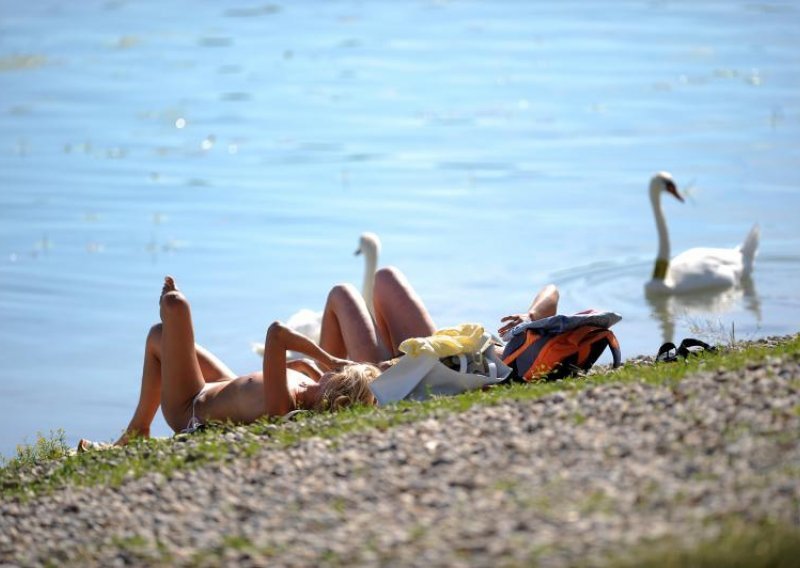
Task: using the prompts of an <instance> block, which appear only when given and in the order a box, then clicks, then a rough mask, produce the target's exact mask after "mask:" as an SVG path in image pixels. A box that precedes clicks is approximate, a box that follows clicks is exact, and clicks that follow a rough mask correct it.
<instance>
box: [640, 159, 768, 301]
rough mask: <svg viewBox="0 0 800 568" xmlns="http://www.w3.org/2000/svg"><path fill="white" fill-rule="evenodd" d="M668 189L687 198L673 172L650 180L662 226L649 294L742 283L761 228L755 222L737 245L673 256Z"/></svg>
mask: <svg viewBox="0 0 800 568" xmlns="http://www.w3.org/2000/svg"><path fill="white" fill-rule="evenodd" d="M664 192H667V193H669V194H671V195H672V196H674V197H675V198H677V199H678V200H679V201H681V202H683V197H681V194H680V193H678V188H677V186H676V185H675V181H674V180H673V179H672V176H671V175H670V174H668V173H666V172H659V173H657V174H656V175H654V176H653V178H652V179H651V180H650V202H651V204H652V206H653V215H654V216H655V219H656V227H657V229H658V256H656V261H655V267H654V269H653V277H652V279H651V280H650V281H649V282H648V283H647V284H646V285H645V290H646V292H647V293H648V294H683V293H690V292H697V291H701V290H713V289H724V288H730V287H731V286H738V285H739V284H740V283H741V281H742V278H746V277H749V276H750V273H751V272H752V271H753V260H754V259H755V255H756V250H757V249H758V239H759V228H758V225H757V224H756V225H753V228H752V229H750V233H748V235H747V237H746V238H745V240H744V243H742V244H741V245H739V246H738V247H735V248H729V249H724V248H693V249H689V250H687V251H686V252H683V253H681V254H679V255H678V256H676V257H675V258H673V259H672V260H670V259H669V255H670V248H669V234H668V232H667V222H666V220H665V219H664V213H663V212H662V211H661V194H662V193H664Z"/></svg>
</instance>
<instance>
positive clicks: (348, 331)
mask: <svg viewBox="0 0 800 568" xmlns="http://www.w3.org/2000/svg"><path fill="white" fill-rule="evenodd" d="M320 347H322V349H324V350H325V351H327V352H328V353H330V354H331V355H333V356H335V357H342V358H348V359H352V360H354V361H360V362H369V363H378V362H380V361H382V360H384V359H385V358H386V356H387V350H386V349H385V348H383V346H382V345H381V343H380V339H379V338H378V333H377V331H376V329H375V324H374V323H373V321H372V317H371V316H370V314H369V311H368V310H367V305H366V303H365V302H364V298H363V297H362V296H361V294H360V293H359V292H358V290H356V289H355V288H354V287H353V286H352V285H350V284H338V285H336V286H334V287H333V288H332V289H331V291H330V293H329V294H328V299H327V301H326V302H325V311H324V312H323V315H322V330H321V333H320Z"/></svg>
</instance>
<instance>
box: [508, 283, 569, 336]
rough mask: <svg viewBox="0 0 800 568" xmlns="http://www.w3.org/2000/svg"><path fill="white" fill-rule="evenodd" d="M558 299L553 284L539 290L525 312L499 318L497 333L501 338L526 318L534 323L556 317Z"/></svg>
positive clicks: (556, 290) (556, 289)
mask: <svg viewBox="0 0 800 568" xmlns="http://www.w3.org/2000/svg"><path fill="white" fill-rule="evenodd" d="M559 297H560V296H559V293H558V288H556V287H555V285H553V284H548V285H547V286H545V287H544V288H542V289H541V290H539V293H538V294H536V297H534V298H533V301H532V302H531V305H530V306H529V307H528V311H527V312H525V313H521V314H511V315H510V316H504V317H502V318H500V322H501V325H500V328H499V329H498V330H497V333H499V334H500V335H501V336H502V335H503V334H505V333H506V332H508V331H511V330H512V329H513V328H514V327H516V326H517V325H519V324H521V323H522V322H523V321H525V319H526V318H527V319H529V320H530V321H534V320H538V319H542V318H547V317H550V316H554V315H556V313H557V312H558V300H559Z"/></svg>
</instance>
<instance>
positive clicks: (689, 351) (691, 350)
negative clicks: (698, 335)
mask: <svg viewBox="0 0 800 568" xmlns="http://www.w3.org/2000/svg"><path fill="white" fill-rule="evenodd" d="M716 350H717V348H716V347H713V346H711V345H709V344H708V343H706V342H705V341H700V340H699V339H695V338H694V337H687V338H686V339H684V340H683V341H681V344H680V346H679V347H678V354H679V355H680V356H681V357H683V358H684V359H685V358H686V357H688V356H689V355H699V354H700V353H704V352H706V351H708V352H712V353H713V352H714V351H716Z"/></svg>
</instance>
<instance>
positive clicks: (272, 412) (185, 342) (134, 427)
mask: <svg viewBox="0 0 800 568" xmlns="http://www.w3.org/2000/svg"><path fill="white" fill-rule="evenodd" d="M373 302H374V309H375V319H374V320H373V319H372V317H371V316H370V313H369V311H368V310H367V306H366V304H365V302H364V299H363V297H362V296H361V294H360V293H358V291H357V290H356V289H355V288H354V287H353V286H351V285H349V284H343V285H337V286H335V287H334V288H333V289H332V290H331V292H330V293H329V295H328V299H327V302H326V306H325V311H324V314H323V320H322V332H321V339H320V345H317V344H315V343H314V342H312V341H311V340H310V339H308V338H307V337H305V336H303V335H301V334H299V333H296V332H294V331H293V330H291V329H289V328H288V327H286V326H285V325H283V324H281V323H280V322H274V323H273V324H272V325H270V327H269V330H268V331H267V336H266V340H265V346H264V362H263V366H262V371H261V372H255V373H251V374H248V375H244V376H240V377H237V376H236V375H235V373H233V371H231V370H230V369H229V368H228V367H227V366H226V365H225V364H224V363H222V361H220V360H219V359H218V358H217V357H215V356H214V355H213V354H212V353H210V352H209V351H207V350H206V349H204V348H202V347H200V346H199V345H196V344H195V342H194V329H193V326H192V318H191V311H190V307H189V302H188V300H187V299H186V297H185V296H184V295H183V294H182V293H181V292H180V291H179V290H178V289H177V287H176V286H175V282H174V280H173V279H172V278H171V277H169V276H167V277H166V278H165V280H164V286H163V288H162V292H161V298H160V315H161V323H159V324H156V325H154V326H153V327H152V328H151V329H150V332H149V334H148V336H147V340H146V342H145V356H144V366H143V371H142V385H141V392H140V396H139V402H138V405H137V407H136V410H135V412H134V414H133V417H132V418H131V420H130V423H129V424H128V427H127V428H126V429H125V432H124V433H123V434H122V436H121V437H120V438H119V439H118V440H117V442H116V445H125V444H127V443H128V441H129V440H130V439H131V438H132V437H137V436H138V437H148V436H149V435H150V426H151V424H152V421H153V418H154V417H155V414H156V411H157V410H158V408H159V405H160V406H161V410H162V413H163V415H164V418H165V420H166V422H167V424H169V426H170V427H171V428H172V429H173V430H174V431H175V432H182V431H192V430H194V429H195V428H196V427H197V426H199V425H201V424H204V423H206V422H208V421H212V420H217V421H232V422H235V423H250V422H253V421H255V420H257V419H259V418H261V417H263V416H282V415H284V414H286V413H288V412H290V411H292V410H298V409H306V410H324V409H329V410H337V409H339V408H343V407H346V406H349V405H352V404H375V398H374V396H373V395H372V392H371V391H370V389H369V384H370V383H371V382H372V381H373V380H374V379H375V378H376V377H377V376H378V375H379V374H380V369H379V367H378V366H376V364H380V366H381V367H385V366H386V365H387V363H386V360H387V359H390V358H392V357H395V356H397V355H399V351H398V346H399V345H400V343H402V342H403V341H404V340H405V339H408V338H411V337H426V336H429V335H431V334H433V332H434V331H435V326H434V324H433V320H432V319H431V317H430V314H429V313H428V311H427V310H426V309H425V306H424V304H423V303H422V300H421V299H420V298H419V296H418V295H417V294H416V292H415V291H414V290H413V288H412V287H411V285H410V284H409V282H408V281H407V280H406V278H405V277H404V276H403V275H402V273H401V272H400V271H399V270H397V269H395V268H383V269H381V270H379V271H378V272H377V273H376V275H375V291H374V299H373ZM557 303H558V291H557V290H556V289H555V287H554V286H548V287H546V288H544V289H543V290H542V291H541V292H540V293H539V295H537V297H536V298H535V299H534V301H533V303H532V304H531V307H530V308H529V311H528V313H527V314H518V315H511V316H506V317H504V318H502V320H501V321H502V322H503V323H504V325H503V326H502V327H501V328H500V330H499V332H500V333H504V332H505V331H507V330H508V329H511V328H512V327H513V326H515V325H516V324H517V323H520V322H521V321H523V319H525V318H530V319H538V318H541V317H547V316H549V315H554V314H555V311H556V307H557ZM287 351H295V352H298V353H301V354H303V355H305V356H306V359H302V360H297V361H287V358H286V353H287ZM356 361H357V362H356ZM82 443H83V441H82Z"/></svg>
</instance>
